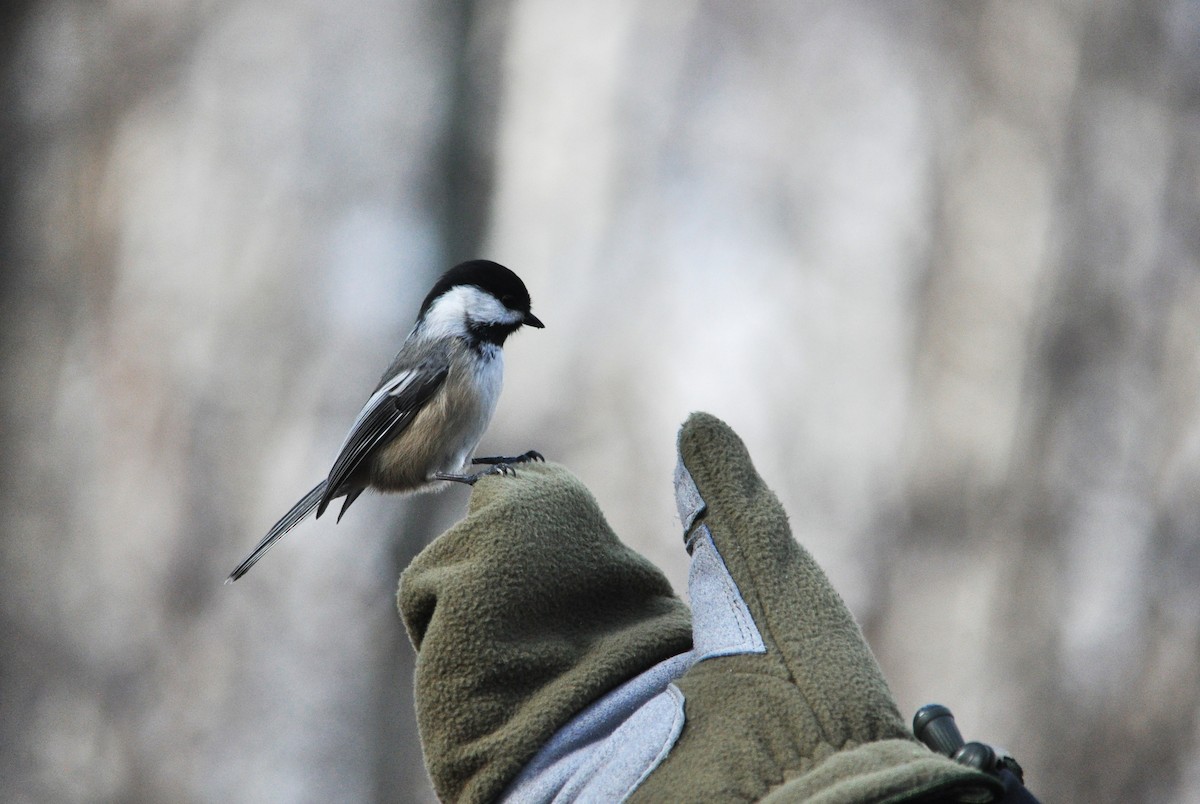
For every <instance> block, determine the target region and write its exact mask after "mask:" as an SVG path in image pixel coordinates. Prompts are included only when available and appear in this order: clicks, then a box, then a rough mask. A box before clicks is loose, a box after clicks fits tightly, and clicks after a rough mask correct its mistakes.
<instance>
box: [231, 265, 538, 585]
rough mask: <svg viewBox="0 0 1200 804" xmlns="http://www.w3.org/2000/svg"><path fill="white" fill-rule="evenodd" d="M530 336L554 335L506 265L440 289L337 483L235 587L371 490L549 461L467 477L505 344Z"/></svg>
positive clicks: (350, 441) (355, 434) (450, 280)
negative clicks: (528, 331)
mask: <svg viewBox="0 0 1200 804" xmlns="http://www.w3.org/2000/svg"><path fill="white" fill-rule="evenodd" d="M523 326H530V327H537V328H538V329H541V328H542V327H544V326H545V325H544V324H542V322H541V321H540V320H538V318H537V316H535V315H534V314H533V313H532V312H531V311H530V299H529V291H528V290H526V289H525V283H524V282H522V281H521V279H520V277H518V276H517V275H516V274H514V273H513V272H512V271H510V270H509V269H507V268H505V267H504V266H503V265H499V264H497V263H494V262H491V261H489V260H472V261H470V262H464V263H462V264H460V265H456V266H454V267H453V268H451V269H450V270H449V271H447V272H446V273H445V274H443V275H442V277H441V278H440V279H438V281H437V282H436V283H435V284H434V286H433V289H432V290H430V291H429V295H428V296H426V297H425V301H423V302H422V303H421V310H420V312H419V313H418V314H417V323H416V324H415V325H414V326H413V328H412V332H410V333H409V334H408V337H407V338H405V340H404V344H403V345H402V346H401V347H400V351H399V352H398V353H397V354H396V357H395V358H394V359H393V360H392V364H391V365H390V366H388V369H387V371H385V372H384V373H383V377H382V378H381V379H380V381H379V385H378V386H376V387H375V392H374V393H373V394H372V395H371V398H370V399H368V400H367V404H365V405H364V406H363V409H362V411H361V412H360V413H359V414H358V418H357V419H355V420H354V424H353V425H352V426H351V427H350V432H349V434H347V436H346V440H345V441H343V442H342V447H341V449H340V450H339V451H338V455H337V458H336V460H334V462H333V468H332V469H330V470H329V476H328V477H327V478H325V479H324V480H322V481H321V482H320V483H318V484H317V485H316V486H314V487H313V489H312V491H310V492H308V494H305V495H304V496H303V497H302V498H301V499H300V502H298V503H296V504H295V505H294V506H292V510H290V511H288V512H287V513H286V514H284V515H283V518H282V519H280V520H279V521H278V522H276V523H275V525H274V526H273V527H272V528H271V530H270V531H268V532H267V535H266V536H264V537H263V539H262V541H261V542H259V543H258V546H256V547H255V548H254V550H252V551H251V553H250V555H248V556H246V559H245V560H244V561H242V563H241V564H238V565H237V568H236V569H234V571H233V572H231V573H230V574H229V578H228V580H227V581H226V583H232V582H233V581H236V580H237V579H238V578H240V577H242V576H243V575H245V574H246V572H248V571H249V569H250V568H251V567H253V566H254V564H255V563H256V562H257V561H258V560H259V559H260V558H262V557H263V554H264V553H266V552H267V550H270V549H271V546H272V545H274V544H275V542H277V541H279V539H280V538H281V537H282V536H283V535H284V534H285V533H287V532H288V531H289V530H291V529H292V528H293V527H295V525H296V523H298V522H300V520H302V519H304V517H306V516H308V515H309V513H310V512H312V511H313V509H316V512H317V516H318V517H319V516H321V514H323V513H325V508H326V507H327V506H328V505H329V503H330V502H331V501H333V500H336V499H338V498H339V497H342V498H345V499H344V502H343V503H342V510H341V511H340V512H339V513H338V521H339V522H340V521H341V519H342V516H343V515H344V514H345V513H346V509H347V508H349V507H350V506H351V504H352V503H353V502H354V501H355V500H356V499H358V496H359V495H360V494H362V493H363V491H365V490H366V489H367V488H368V487H370V488H374V489H378V490H379V491H390V492H414V491H426V490H430V489H434V488H439V487H440V488H444V487H445V483H444V482H443V481H453V482H458V483H466V484H468V485H473V484H474V483H475V481H476V480H478V479H479V478H480V477H483V476H484V475H488V474H507V473H510V472H512V471H513V469H512V464H515V463H522V462H525V461H531V460H542V456H541V455H540V454H538V453H537V452H535V451H533V450H530V451H529V452H526V453H525V454H523V455H519V456H517V457H515V458H502V457H496V458H474V459H472V460H471V463H472V464H477V465H478V464H487V465H489V467H490V468H488V469H486V470H483V471H480V472H476V473H474V474H462V471H463V470H464V469H465V468H466V465H467V460H468V458H470V457H471V454H472V453H473V452H474V451H475V447H476V446H477V445H478V444H479V439H480V438H482V437H483V431H484V430H486V429H487V426H488V422H489V421H491V418H492V413H493V411H495V409H496V400H497V399H498V398H499V396H500V386H501V383H502V380H503V374H504V352H503V347H504V341H505V340H506V339H507V338H508V336H509V335H511V334H513V333H514V332H516V331H517V330H518V329H520V328H521V327H523Z"/></svg>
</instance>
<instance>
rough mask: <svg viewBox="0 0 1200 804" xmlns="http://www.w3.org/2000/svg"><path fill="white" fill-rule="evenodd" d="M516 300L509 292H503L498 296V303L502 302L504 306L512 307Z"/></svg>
mask: <svg viewBox="0 0 1200 804" xmlns="http://www.w3.org/2000/svg"><path fill="white" fill-rule="evenodd" d="M516 300H517V298H516V297H515V296H513V295H512V294H511V293H505V294H504V295H503V296H501V297H500V303H501V304H503V305H504V306H505V307H512V306H513V302H515V301H516Z"/></svg>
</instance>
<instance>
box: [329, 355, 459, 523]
mask: <svg viewBox="0 0 1200 804" xmlns="http://www.w3.org/2000/svg"><path fill="white" fill-rule="evenodd" d="M449 372H450V364H449V361H448V359H447V358H446V357H445V356H444V355H430V356H427V357H426V358H425V359H423V360H422V361H421V362H420V363H418V364H417V365H416V366H414V367H413V368H409V369H401V370H399V371H397V372H396V373H395V374H394V375H392V376H391V378H390V379H387V380H385V381H384V382H383V383H381V384H380V386H379V388H378V389H377V390H376V391H375V393H374V394H372V396H371V398H370V399H368V400H367V404H366V405H364V406H363V409H362V411H361V412H360V413H359V414H358V418H357V419H355V421H354V424H353V425H352V426H351V427H350V432H349V434H347V436H346V440H345V441H344V442H343V443H342V448H341V450H339V451H338V456H337V460H335V461H334V462H333V468H332V469H330V470H329V478H328V479H327V480H326V481H325V491H324V493H323V494H322V495H321V501H320V502H319V503H318V504H317V516H320V515H321V514H322V513H324V512H325V508H326V507H327V506H328V505H329V503H330V501H331V500H333V499H335V498H337V497H340V496H342V495H343V494H345V495H349V494H353V495H354V496H356V497H357V496H358V494H357V492H358V491H360V489H347V488H343V487H342V486H343V484H344V483H346V481H347V480H349V479H350V478H351V477H352V476H353V475H354V474H355V473H356V472H357V471H358V470H359V469H360V468H361V467H362V466H363V462H364V461H366V460H367V459H368V458H369V457H370V455H371V453H372V452H373V451H374V450H375V448H376V447H378V446H380V445H381V444H384V443H387V442H388V441H391V440H392V439H394V438H395V437H396V436H398V435H400V433H402V432H404V430H405V429H406V428H407V427H408V426H409V425H410V424H412V421H413V419H415V418H416V416H417V414H418V413H420V412H421V409H422V408H423V407H425V404H426V403H427V402H428V401H429V399H430V398H431V397H432V396H433V395H434V393H436V392H437V390H438V389H439V388H440V387H441V386H442V384H443V383H444V382H445V381H446V375H447V374H449ZM344 512H345V507H343V513H344Z"/></svg>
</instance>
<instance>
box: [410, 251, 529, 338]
mask: <svg viewBox="0 0 1200 804" xmlns="http://www.w3.org/2000/svg"><path fill="white" fill-rule="evenodd" d="M461 285H474V286H475V287H477V288H479V289H480V290H483V291H486V292H488V293H490V294H492V295H493V296H495V297H496V298H497V299H499V300H500V302H501V304H503V305H504V306H505V307H507V308H509V309H510V310H517V311H518V312H522V313H525V321H524V323H525V324H527V325H529V326H531V327H542V326H544V324H542V322H541V321H539V320H538V318H537V316H535V315H534V314H533V313H531V312H530V306H531V305H532V302H531V301H530V299H529V291H528V290H526V289H525V283H524V282H522V281H521V277H519V276H517V275H516V274H514V273H513V272H512V271H510V270H509V269H507V268H505V267H504V266H503V265H501V264H500V263H498V262H492V261H491V260H470V261H468V262H462V263H459V264H458V265H456V266H454V267H453V268H451V269H450V270H449V271H447V272H446V273H444V274H442V276H441V278H440V279H438V281H437V282H435V283H434V285H433V288H432V289H431V290H430V291H429V295H427V296H426V297H425V301H423V302H421V312H420V317H422V318H423V317H424V316H425V312H426V311H427V310H428V309H429V307H430V305H432V304H433V303H434V301H436V300H437V298H438V297H439V296H441V295H442V294H443V293H445V292H446V291H448V290H451V289H453V288H456V287H459V286H461Z"/></svg>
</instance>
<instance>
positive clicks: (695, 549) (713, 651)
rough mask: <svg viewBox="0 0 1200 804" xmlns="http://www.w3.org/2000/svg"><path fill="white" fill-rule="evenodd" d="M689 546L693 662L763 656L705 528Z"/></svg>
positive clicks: (758, 636) (759, 640)
mask: <svg viewBox="0 0 1200 804" xmlns="http://www.w3.org/2000/svg"><path fill="white" fill-rule="evenodd" d="M691 545H692V568H691V571H690V572H689V573H688V597H690V598H691V603H692V644H693V648H692V650H693V651H694V652H695V654H696V661H700V660H701V659H710V658H712V657H714V656H731V655H733V654H735V653H766V652H767V646H766V644H764V643H763V638H762V633H761V632H760V631H759V630H758V626H757V625H755V624H754V618H753V617H752V616H751V615H750V609H749V608H748V607H747V606H746V601H745V600H744V599H743V598H742V593H741V590H739V589H738V586H737V584H736V583H734V580H733V576H731V575H730V574H729V569H728V567H726V566H725V560H724V559H723V558H721V554H720V552H718V550H717V545H716V544H715V543H714V542H713V537H712V532H711V531H709V529H708V525H701V526H700V527H699V528H697V529H696V534H695V536H694V537H693V538H692V540H691Z"/></svg>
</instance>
